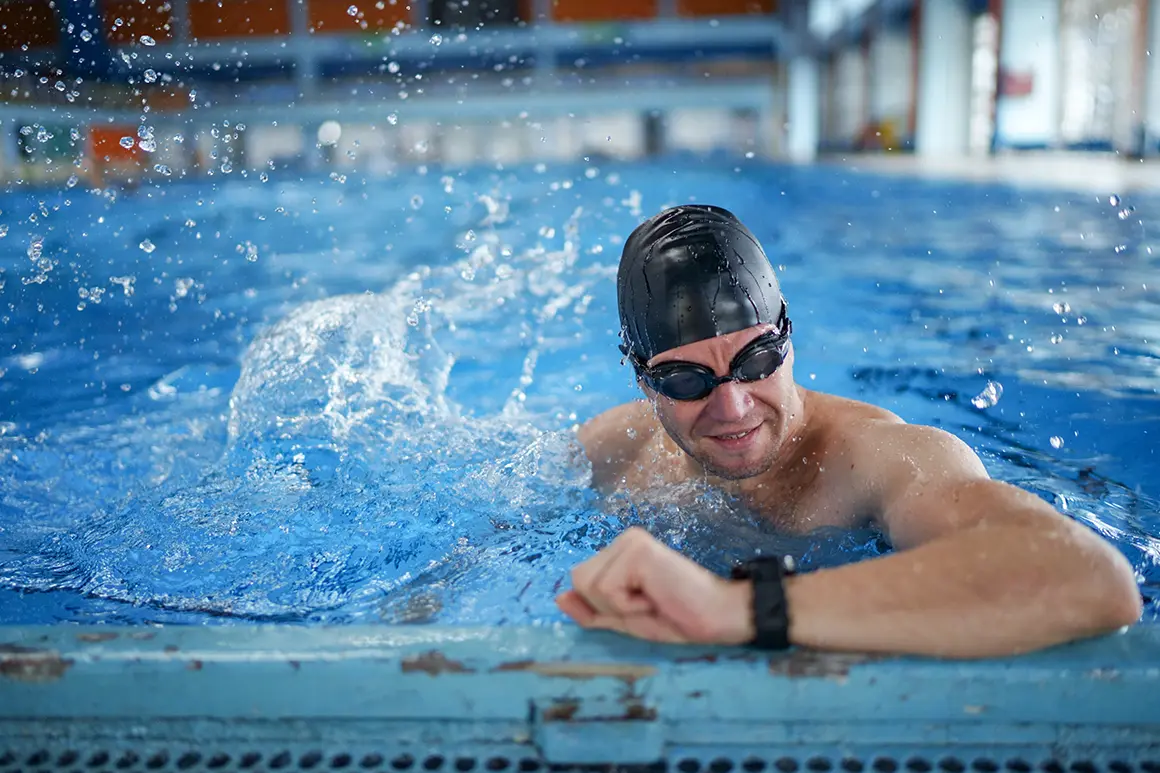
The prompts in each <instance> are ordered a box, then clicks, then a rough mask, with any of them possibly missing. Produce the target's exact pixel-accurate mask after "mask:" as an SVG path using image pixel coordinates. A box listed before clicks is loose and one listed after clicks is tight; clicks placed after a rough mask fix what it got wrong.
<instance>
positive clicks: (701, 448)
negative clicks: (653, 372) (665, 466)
mask: <svg viewBox="0 0 1160 773" xmlns="http://www.w3.org/2000/svg"><path fill="white" fill-rule="evenodd" d="M771 328H772V326H771V325H759V326H756V327H751V328H747V329H745V330H741V331H738V332H736V333H730V334H728V335H723V336H717V337H716V338H710V339H707V340H705V341H697V342H696V343H692V344H687V345H685V346H680V347H677V348H676V349H669V350H668V351H665V352H661V353H660V354H658V355H657V356H656V357H653V358H652V359H651V360H649V363H648V364H649V367H655V366H657V365H660V364H661V363H664V362H672V361H681V362H691V363H696V364H698V365H703V366H705V367H706V368H708V369H709V370H711V371H713V372H714V373H715V374H717V375H718V376H725V375H727V374H728V373H729V367H730V363H732V362H733V358H734V357H736V356H737V353H738V352H740V351H741V350H742V349H743V348H745V346H746V345H747V344H748V343H749V342H750V341H752V340H753V339H755V338H757V337H758V336H759V335H761V334H762V333H764V332H766V331H768V330H770V329H771ZM645 392H646V393H647V394H648V395H649V397H651V398H653V402H654V403H655V405H656V411H657V416H658V417H659V418H660V420H661V424H662V425H664V428H665V430H666V431H667V432H668V433H669V437H671V438H672V439H673V441H674V442H676V443H677V445H679V446H680V447H681V448H682V449H683V450H684V451H685V453H687V454H689V456H691V457H693V458H694V459H695V460H697V461H698V462H700V463H701V465H702V466H703V467H704V468H705V469H706V470H707V471H709V472H710V473H711V474H713V475H716V476H718V477H721V478H725V479H727V480H741V479H743V478H751V477H754V476H756V475H761V474H762V473H764V472H766V471H767V470H769V469H770V467H771V466H772V465H773V463H774V461H775V460H776V459H777V455H778V451H779V450H780V449H781V447H782V444H783V443H784V441H785V439H786V436H787V435H788V434H789V426H790V419H791V418H793V416H792V415H791V411H793V410H796V409H798V408H800V401H799V400H798V398H797V390H796V386H795V385H794V380H793V349H792V347H791V348H790V350H789V352H788V353H787V355H786V361H785V362H784V363H782V365H781V367H779V368H778V369H777V370H776V371H774V373H773V375H771V376H769V377H768V378H765V379H762V380H761V381H751V382H738V381H730V382H726V383H724V384H721V385H720V386H718V387H717V388H716V389H714V390H713V391H712V392H710V393H709V395H708V397H705V398H703V399H701V400H672V399H670V398H668V397H665V396H664V395H659V394H657V393H655V392H653V391H652V390H650V389H648V388H647V387H646V388H645Z"/></svg>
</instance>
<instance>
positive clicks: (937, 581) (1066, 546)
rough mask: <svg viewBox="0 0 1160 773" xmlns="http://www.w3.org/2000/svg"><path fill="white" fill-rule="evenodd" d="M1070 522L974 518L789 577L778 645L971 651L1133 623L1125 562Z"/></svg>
mask: <svg viewBox="0 0 1160 773" xmlns="http://www.w3.org/2000/svg"><path fill="white" fill-rule="evenodd" d="M1032 520H1038V519H1032ZM1082 528H1083V527H1081V526H1079V525H1078V524H1074V523H1069V522H1061V523H1059V524H1053V525H1052V527H1051V528H1046V529H1045V528H1042V526H1039V527H1038V528H1033V527H1031V526H1029V525H1025V524H1016V525H1003V526H992V527H988V526H986V525H985V524H980V525H978V526H975V527H972V528H970V529H966V530H964V531H962V532H958V533H956V534H954V535H951V536H948V537H944V538H941V539H937V540H933V541H931V542H929V543H927V544H924V545H921V546H919V547H916V548H913V549H911V550H906V551H902V552H899V553H894V554H891V555H889V556H885V557H882V558H878V559H874V560H871V561H865V562H861V563H857V564H851V565H847V566H843V567H839V568H835V569H827V570H821V571H817V572H812V573H807V574H803V575H798V576H795V577H791V578H789V579H788V580H787V582H786V596H787V601H788V607H789V613H790V640H791V642H792V643H794V644H797V645H803V646H809V647H817V648H822V649H835V650H855V651H871V652H891V653H912V654H923V655H935V656H943V657H962V658H972V657H991V656H1000V655H1010V654H1015V653H1019V652H1026V651H1029V650H1034V649H1038V648H1041V647H1046V646H1050V645H1053V644H1058V643H1061V642H1064V641H1069V640H1071V639H1076V638H1082V637H1087V636H1094V635H1097V634H1102V633H1107V632H1110V631H1112V630H1115V629H1117V628H1119V627H1121V626H1123V625H1127V624H1130V623H1131V622H1134V621H1135V619H1136V618H1137V617H1138V616H1139V614H1140V611H1139V603H1140V602H1139V593H1138V591H1137V590H1136V586H1135V582H1134V579H1133V577H1132V573H1131V569H1130V567H1129V566H1128V564H1127V561H1126V560H1125V559H1124V558H1123V556H1122V555H1120V554H1119V553H1118V551H1116V550H1115V549H1114V548H1112V547H1111V546H1109V545H1107V544H1105V543H1103V541H1102V540H1100V539H1098V538H1097V537H1095V535H1091V534H1082V533H1078V531H1077V530H1080V529H1082Z"/></svg>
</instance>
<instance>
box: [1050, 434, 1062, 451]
mask: <svg viewBox="0 0 1160 773" xmlns="http://www.w3.org/2000/svg"><path fill="white" fill-rule="evenodd" d="M1050 443H1051V447H1052V448H1063V438H1061V437H1060V436H1059V435H1052V436H1051V440H1050Z"/></svg>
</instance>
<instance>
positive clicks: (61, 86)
mask: <svg viewBox="0 0 1160 773" xmlns="http://www.w3.org/2000/svg"><path fill="white" fill-rule="evenodd" d="M55 88H56V90H57V91H64V90H65V85H64V81H57V82H56V85H55Z"/></svg>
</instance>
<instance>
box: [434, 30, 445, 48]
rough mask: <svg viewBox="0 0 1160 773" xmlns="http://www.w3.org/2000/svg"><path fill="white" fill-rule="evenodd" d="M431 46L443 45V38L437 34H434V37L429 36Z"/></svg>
mask: <svg viewBox="0 0 1160 773" xmlns="http://www.w3.org/2000/svg"><path fill="white" fill-rule="evenodd" d="M431 45H433V46H440V45H443V36H442V35H440V34H439V33H438V32H436V33H435V34H434V35H432V36H431Z"/></svg>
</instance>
